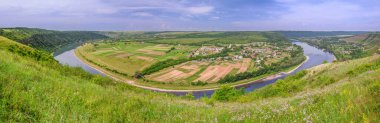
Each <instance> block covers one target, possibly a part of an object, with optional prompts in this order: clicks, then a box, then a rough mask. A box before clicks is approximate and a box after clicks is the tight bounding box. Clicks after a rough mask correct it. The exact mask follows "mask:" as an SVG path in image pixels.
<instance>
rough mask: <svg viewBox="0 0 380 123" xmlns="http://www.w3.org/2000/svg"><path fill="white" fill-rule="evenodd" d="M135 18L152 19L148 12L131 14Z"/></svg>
mask: <svg viewBox="0 0 380 123" xmlns="http://www.w3.org/2000/svg"><path fill="white" fill-rule="evenodd" d="M133 15H135V16H141V17H152V16H153V15H152V14H151V13H148V12H135V13H133Z"/></svg>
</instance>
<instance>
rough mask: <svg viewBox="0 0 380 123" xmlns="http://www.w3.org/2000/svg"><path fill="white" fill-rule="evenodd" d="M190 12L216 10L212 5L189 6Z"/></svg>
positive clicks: (198, 12)
mask: <svg viewBox="0 0 380 123" xmlns="http://www.w3.org/2000/svg"><path fill="white" fill-rule="evenodd" d="M187 10H188V12H189V13H191V14H208V13H210V12H211V11H213V10H214V7H212V6H196V7H189V8H187Z"/></svg>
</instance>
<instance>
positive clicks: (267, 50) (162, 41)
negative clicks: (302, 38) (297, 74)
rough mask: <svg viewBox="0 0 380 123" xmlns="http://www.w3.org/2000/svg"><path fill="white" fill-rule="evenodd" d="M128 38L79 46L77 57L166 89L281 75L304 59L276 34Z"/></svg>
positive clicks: (157, 34) (165, 34) (145, 34)
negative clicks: (281, 72)
mask: <svg viewBox="0 0 380 123" xmlns="http://www.w3.org/2000/svg"><path fill="white" fill-rule="evenodd" d="M116 34H117V33H116ZM116 34H115V35H116ZM112 35H114V34H112ZM122 35H129V36H130V37H131V38H129V39H125V40H120V39H116V40H104V41H101V42H94V43H87V44H85V45H82V46H81V47H79V48H77V49H76V54H77V55H79V56H80V58H82V60H86V61H88V62H89V63H91V64H93V65H95V66H97V68H100V69H103V70H104V71H107V72H111V73H112V74H115V75H116V76H118V77H119V78H120V77H121V78H123V79H132V80H133V81H134V82H135V83H137V84H140V85H144V86H154V87H160V88H161V87H163V86H165V87H168V86H170V87H169V88H177V87H178V88H187V87H189V88H196V87H198V86H203V87H202V88H208V87H215V86H218V85H219V84H223V83H226V82H236V81H245V80H247V79H251V78H255V77H259V76H264V75H267V74H268V75H269V74H273V73H276V72H280V71H281V70H285V69H288V68H289V67H293V66H295V65H298V64H299V63H301V62H302V61H303V59H304V56H303V55H302V54H303V52H302V49H301V48H300V47H298V46H296V45H292V44H291V43H290V42H288V41H287V40H285V39H283V40H282V38H281V36H275V33H271V32H265V33H264V32H142V33H135V32H134V33H131V34H122ZM144 37H145V38H144ZM267 37H270V38H267ZM295 59H297V60H295ZM291 60H295V61H294V62H293V61H291ZM262 71H264V72H262ZM231 78H236V79H231ZM230 80H233V81H230ZM166 85H168V86H166ZM206 85H207V86H206Z"/></svg>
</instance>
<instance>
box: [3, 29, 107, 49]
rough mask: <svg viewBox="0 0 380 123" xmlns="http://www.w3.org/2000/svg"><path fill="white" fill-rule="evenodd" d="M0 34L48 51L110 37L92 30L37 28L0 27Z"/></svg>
mask: <svg viewBox="0 0 380 123" xmlns="http://www.w3.org/2000/svg"><path fill="white" fill-rule="evenodd" d="M0 36H4V37H7V38H9V39H12V40H15V41H17V42H20V43H22V44H25V45H28V46H31V47H34V48H37V49H40V50H45V51H48V52H53V51H55V50H57V49H58V48H60V47H61V46H63V45H67V44H71V43H75V42H84V41H87V40H97V39H105V38H108V37H107V36H105V35H101V34H98V33H96V32H92V31H53V30H45V29H37V28H0Z"/></svg>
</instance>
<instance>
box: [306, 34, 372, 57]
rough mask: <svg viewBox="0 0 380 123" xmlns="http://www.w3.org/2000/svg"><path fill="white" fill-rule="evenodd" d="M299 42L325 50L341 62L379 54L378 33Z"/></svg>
mask: <svg viewBox="0 0 380 123" xmlns="http://www.w3.org/2000/svg"><path fill="white" fill-rule="evenodd" d="M299 40H301V41H304V42H307V43H309V44H311V45H314V46H316V47H319V48H322V49H326V50H327V51H329V52H331V53H333V54H334V55H335V56H336V58H337V59H338V60H341V61H344V60H350V59H357V58H363V57H368V56H371V55H373V54H379V53H380V33H369V34H362V35H355V36H349V37H313V38H300V39H299Z"/></svg>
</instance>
